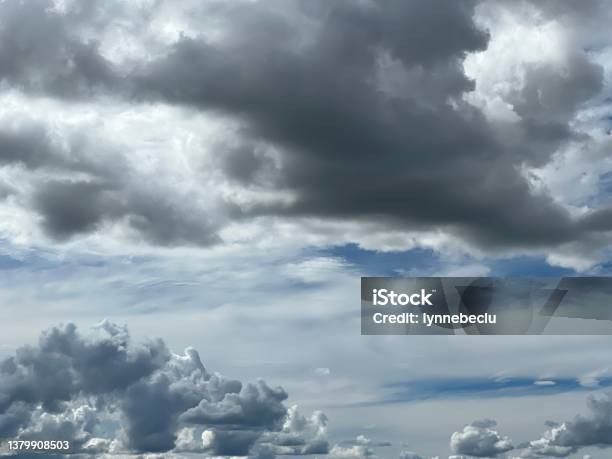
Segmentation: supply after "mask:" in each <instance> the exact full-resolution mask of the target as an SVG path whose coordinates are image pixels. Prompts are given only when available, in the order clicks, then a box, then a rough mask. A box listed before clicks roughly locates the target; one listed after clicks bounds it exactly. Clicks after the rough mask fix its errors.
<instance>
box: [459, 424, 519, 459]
mask: <svg viewBox="0 0 612 459" xmlns="http://www.w3.org/2000/svg"><path fill="white" fill-rule="evenodd" d="M496 425H497V422H495V421H493V420H491V419H484V420H479V421H474V422H472V423H471V424H468V425H466V426H465V427H464V428H463V430H461V431H459V432H455V433H453V434H452V436H451V440H450V446H451V449H452V450H453V452H455V453H458V454H463V455H467V456H475V457H497V456H499V455H500V454H503V453H506V452H508V451H510V450H512V449H513V448H514V446H513V445H512V442H511V441H510V439H509V438H508V437H503V436H501V435H500V434H499V433H498V432H497V431H496V430H494V427H495V426H496Z"/></svg>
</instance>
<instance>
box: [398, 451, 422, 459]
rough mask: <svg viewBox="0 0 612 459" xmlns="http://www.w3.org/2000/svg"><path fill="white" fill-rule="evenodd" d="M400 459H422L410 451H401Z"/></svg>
mask: <svg viewBox="0 0 612 459" xmlns="http://www.w3.org/2000/svg"><path fill="white" fill-rule="evenodd" d="M399 457H400V459H423V457H422V456H419V455H418V454H417V453H413V452H412V451H401V452H400V456H399Z"/></svg>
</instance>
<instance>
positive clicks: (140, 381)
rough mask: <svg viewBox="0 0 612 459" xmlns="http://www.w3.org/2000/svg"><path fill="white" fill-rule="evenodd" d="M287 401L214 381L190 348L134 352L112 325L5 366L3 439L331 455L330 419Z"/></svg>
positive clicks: (39, 348)
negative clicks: (306, 413) (307, 413)
mask: <svg viewBox="0 0 612 459" xmlns="http://www.w3.org/2000/svg"><path fill="white" fill-rule="evenodd" d="M286 398H287V393H286V392H285V391H284V390H283V389H282V388H280V387H276V388H274V387H270V386H268V385H267V384H266V383H265V382H264V381H258V382H257V383H256V384H246V385H243V384H242V383H241V382H240V381H236V380H229V379H225V378H223V377H221V376H220V375H218V374H214V375H211V374H209V373H208V372H207V370H206V369H205V368H204V365H203V364H202V362H201V361H200V357H199V355H198V353H197V352H196V351H195V350H193V349H187V350H186V351H185V354H184V355H182V356H179V355H174V354H172V353H171V352H170V351H169V350H168V348H167V347H166V346H165V344H164V343H163V342H162V341H161V340H153V341H148V342H145V343H144V344H140V345H139V344H135V343H133V342H132V341H131V339H130V336H129V334H128V332H127V329H126V328H123V327H119V326H117V325H113V324H111V323H108V322H104V323H102V324H101V325H100V326H98V327H97V328H96V329H95V330H94V333H93V334H89V335H84V334H81V333H79V331H78V330H77V328H76V327H75V326H74V325H72V324H69V325H66V326H63V327H57V328H52V329H51V330H49V331H47V332H45V333H43V334H42V336H41V338H40V340H39V343H38V345H36V346H24V347H22V348H20V349H18V350H17V352H16V354H15V355H14V356H12V357H9V358H7V359H5V360H4V361H2V362H0V437H2V438H7V437H10V438H14V439H22V440H36V439H45V440H48V439H49V438H56V439H62V440H70V441H71V442H72V446H73V450H74V451H75V452H82V453H87V454H102V453H106V452H110V453H113V452H118V453H121V454H123V453H137V452H142V453H148V452H168V451H177V452H194V453H207V454H213V455H248V454H249V453H250V452H251V450H253V453H254V454H255V453H257V454H259V455H262V454H263V452H264V451H268V452H269V453H270V454H272V455H275V454H294V455H301V454H315V453H317V454H326V453H327V451H328V445H327V439H326V437H325V436H326V430H325V429H326V423H327V418H326V417H325V415H323V414H322V413H319V412H315V413H314V414H313V415H312V417H311V418H305V417H304V416H302V415H301V414H300V413H299V412H298V411H297V408H296V407H291V408H289V409H287V408H286V407H285V406H284V405H283V402H284V401H285V400H286ZM113 443H114V444H115V445H114V447H113V448H114V449H113V448H111V446H110V445H111V444H113ZM111 449H112V451H111Z"/></svg>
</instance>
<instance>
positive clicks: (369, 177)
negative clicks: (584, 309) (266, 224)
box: [137, 2, 610, 245]
mask: <svg viewBox="0 0 612 459" xmlns="http://www.w3.org/2000/svg"><path fill="white" fill-rule="evenodd" d="M445 6H448V4H445V5H442V4H440V3H438V2H428V4H427V6H423V4H422V3H418V2H417V3H406V2H401V3H398V2H385V3H384V4H383V3H380V4H379V3H355V2H352V3H345V2H335V3H333V4H331V5H329V6H328V7H326V8H324V11H323V12H320V11H319V13H318V16H317V19H318V24H317V28H316V29H315V30H316V34H315V35H314V36H313V37H308V38H309V40H302V41H300V40H299V39H298V38H299V37H300V33H301V32H300V30H299V29H298V27H297V26H296V27H295V28H294V30H293V31H292V32H291V33H290V32H288V30H289V31H291V29H290V28H289V29H288V28H272V29H270V30H269V31H268V32H269V33H266V34H258V35H257V40H252V41H250V42H249V43H248V45H247V49H248V52H241V51H240V50H238V49H236V48H234V46H235V43H241V44H244V43H245V42H246V40H247V37H246V36H244V37H243V36H242V35H241V34H240V31H241V30H249V29H246V28H244V27H240V26H239V25H240V23H241V21H244V20H245V19H244V16H246V15H247V14H249V13H250V11H249V10H248V8H247V9H245V10H238V11H235V10H232V12H233V13H235V14H234V15H233V16H232V17H231V20H228V23H229V24H228V27H230V26H233V28H232V30H234V31H235V32H234V33H232V39H233V41H232V40H228V42H227V43H214V44H212V43H209V42H207V41H205V40H204V39H203V38H184V39H182V40H180V41H179V42H177V43H176V44H175V45H174V48H173V49H172V50H171V51H170V52H169V53H168V55H167V56H166V57H164V58H161V59H159V60H158V61H157V62H153V63H152V64H151V65H150V66H149V67H148V68H146V69H144V70H143V71H142V75H141V76H140V77H138V78H139V83H138V85H137V86H139V87H141V88H144V89H145V90H146V91H145V92H146V93H147V94H148V96H149V97H155V95H157V97H161V98H163V99H165V100H167V101H170V102H173V103H178V104H186V105H191V106H195V107H198V108H202V109H204V110H219V111H222V112H225V113H229V114H233V115H236V116H237V117H239V118H241V119H244V120H245V121H246V123H247V126H248V127H247V128H246V130H245V135H247V136H250V137H251V138H254V139H258V138H263V139H265V140H267V141H269V142H272V143H274V144H276V145H279V146H280V148H281V149H282V151H283V155H282V158H281V165H280V171H279V177H278V178H277V181H275V182H274V186H277V183H280V184H281V186H282V187H284V188H285V189H288V190H290V191H293V192H294V193H295V194H296V195H297V200H296V201H295V203H293V204H291V205H286V206H280V207H279V206H277V205H274V206H270V205H260V206H255V209H254V210H250V211H248V212H246V213H245V216H252V215H253V214H257V215H260V214H264V215H266V214H277V215H278V214H280V215H285V216H303V215H307V216H319V217H328V218H338V217H340V218H353V219H363V218H369V219H382V220H383V221H384V222H386V223H387V224H388V225H390V226H391V227H412V228H417V229H418V228H426V227H430V226H431V225H434V226H440V227H452V228H454V229H455V230H456V231H458V232H459V233H460V234H463V235H464V236H465V237H467V238H470V239H472V240H474V241H478V242H479V243H481V244H484V245H487V244H511V245H549V244H557V243H560V242H566V241H570V240H573V239H576V238H580V237H582V236H583V229H582V227H581V226H580V225H577V224H576V222H575V221H574V220H573V219H572V218H571V217H570V216H569V214H567V212H566V211H565V210H564V209H563V208H561V207H560V206H558V205H557V204H555V203H554V202H553V200H552V199H551V198H550V197H549V196H546V195H542V194H537V193H535V192H533V191H532V190H531V189H530V187H529V185H528V184H527V182H526V180H525V179H524V178H523V176H522V175H520V173H519V172H518V171H517V168H518V167H520V166H521V164H525V163H527V164H529V163H534V162H537V163H538V164H541V163H542V162H546V161H547V160H548V159H549V158H550V155H551V154H552V153H553V152H554V150H555V148H556V147H557V146H558V145H559V144H560V143H561V142H562V141H566V140H568V139H569V138H572V135H573V134H572V133H571V130H570V128H569V126H568V125H567V122H568V118H570V117H571V115H573V113H574V111H575V109H576V107H577V105H578V104H579V103H581V102H583V101H585V100H587V99H588V98H589V97H591V96H593V95H594V94H596V93H597V91H598V90H599V89H601V84H602V72H601V68H599V67H598V66H596V65H595V64H592V63H590V62H588V61H587V60H586V58H585V57H584V56H576V57H575V59H574V60H573V61H572V62H571V66H570V69H569V71H568V72H566V74H563V75H559V74H557V73H553V72H554V71H553V70H552V69H548V68H544V69H533V70H532V71H531V73H530V75H529V77H528V78H527V82H526V85H525V87H524V88H523V89H522V92H521V93H519V94H516V96H515V98H514V99H515V100H514V105H515V110H516V111H517V113H518V114H519V115H520V116H521V117H522V118H521V119H522V121H521V122H520V123H519V124H518V125H517V126H515V127H514V129H515V130H518V131H516V132H519V133H520V134H519V137H518V138H520V140H518V139H517V141H515V142H511V143H509V144H507V143H505V142H502V141H500V139H499V138H498V130H499V129H501V128H500V127H499V126H491V125H489V123H488V122H487V121H485V120H484V119H483V117H482V116H481V114H480V113H479V112H478V111H477V110H476V109H475V108H474V107H471V106H469V105H467V104H465V103H462V102H460V101H459V99H458V97H459V96H460V95H461V94H462V93H464V92H465V91H468V90H470V88H471V85H470V82H469V81H468V80H467V79H466V77H465V75H464V74H463V71H462V69H461V67H460V65H458V64H459V63H460V60H461V59H462V57H463V56H464V55H465V54H466V53H468V52H473V51H477V50H479V49H482V48H484V47H485V46H486V43H487V34H486V33H485V32H483V31H480V30H478V29H477V28H476V27H475V26H474V24H473V21H472V18H471V16H472V5H471V4H470V3H469V2H454V3H453V4H452V7H451V8H450V9H451V10H452V11H450V10H449V9H447V8H445ZM449 13H452V14H449ZM255 17H256V18H258V19H259V20H260V21H261V22H260V25H261V27H262V28H265V27H266V25H267V24H268V22H266V21H271V20H272V18H274V19H275V20H277V21H278V20H279V19H278V17H277V16H275V15H274V13H273V12H271V11H266V10H265V8H263V7H262V8H259V9H258V11H257V15H256V16H255ZM398 18H401V19H398ZM414 18H419V19H418V24H416V23H415V24H414V25H415V26H414V27H409V26H407V24H406V21H408V22H409V23H412V21H413V19H414ZM250 21H253V19H250ZM398 21H401V22H398ZM399 23H401V24H402V27H399V26H398V24H399ZM249 24H252V22H249ZM423 24H429V25H428V26H426V27H421V25H423ZM431 24H438V25H440V26H442V25H444V28H445V30H450V31H451V32H452V33H448V34H447V33H444V34H440V33H437V30H438V29H437V28H436V27H432V26H431ZM290 26H291V24H289V25H288V27H290ZM492 33H494V31H492ZM288 34H289V38H288ZM249 37H250V36H249ZM304 41H306V43H307V44H306V45H304V44H303V42H304ZM385 55H386V56H388V57H389V59H390V61H391V62H396V63H397V64H396V65H395V66H396V67H398V66H399V67H401V68H402V69H403V70H404V72H408V73H410V72H414V71H415V69H416V70H418V69H427V70H426V72H427V74H431V75H434V77H433V79H432V78H430V79H429V80H428V81H429V82H430V83H431V82H432V81H434V82H435V81H436V78H437V76H438V75H440V74H442V75H449V76H450V75H452V77H453V78H455V79H457V81H459V80H461V79H462V80H463V81H464V84H461V85H454V86H450V87H449V86H448V85H445V84H442V83H441V84H440V86H439V87H436V88H433V89H432V90H431V92H432V93H436V94H438V96H439V97H440V98H439V101H438V102H437V103H433V104H432V102H431V100H430V101H428V102H427V103H423V102H422V101H421V100H420V98H419V94H420V91H421V85H415V86H412V87H410V86H409V85H404V86H401V88H402V91H403V93H402V94H401V96H400V95H397V94H389V93H386V92H384V91H381V89H380V87H379V86H378V85H377V84H376V83H375V82H376V79H377V76H378V74H379V72H380V59H381V56H385ZM264 62H265V63H266V64H265V65H262V63H264ZM195 75H197V78H194V76H195ZM440 81H447V80H446V79H444V78H443V79H442V80H440ZM534 91H535V92H537V93H538V94H540V98H539V99H538V98H535V99H534V97H533V93H534ZM556 96H559V97H556ZM450 100H452V101H453V104H454V105H453V104H451V103H449V101H450ZM550 100H554V104H552V105H551V104H550V103H549V102H550ZM551 117H552V118H551ZM549 118H551V119H549ZM558 118H559V119H558ZM530 142H531V143H533V145H532V146H531V147H529V148H524V147H522V146H521V145H522V144H527V145H530ZM542 146H544V147H545V148H542ZM234 154H235V153H234V152H232V153H231V155H232V156H231V157H232V158H233V155H234ZM251 160H252V156H251V155H250V154H244V155H243V161H245V164H248V163H249V162H252V161H251ZM242 176H243V177H244V176H245V174H243V175H242ZM416 196H418V198H415V197H416ZM508 196H512V201H513V206H512V207H509V206H506V205H503V204H502V203H504V202H506V199H507V197H508ZM609 229H610V228H609V227H606V228H605V230H609Z"/></svg>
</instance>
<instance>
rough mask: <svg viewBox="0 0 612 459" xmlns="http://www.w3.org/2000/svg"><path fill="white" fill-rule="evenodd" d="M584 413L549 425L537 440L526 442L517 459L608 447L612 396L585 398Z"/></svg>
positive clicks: (611, 443) (557, 455)
mask: <svg viewBox="0 0 612 459" xmlns="http://www.w3.org/2000/svg"><path fill="white" fill-rule="evenodd" d="M587 408H588V413H587V414H586V415H578V416H576V417H575V418H574V419H573V420H571V421H566V422H563V423H560V424H559V423H552V424H551V426H550V427H551V428H550V429H549V430H547V431H546V432H544V434H543V435H542V437H541V438H539V439H537V440H533V441H531V442H529V443H528V444H527V445H526V446H525V448H524V450H523V451H522V452H521V456H520V457H524V458H532V457H568V456H570V455H571V454H574V453H576V452H577V451H578V450H579V449H580V448H584V447H589V446H598V447H602V448H603V447H610V446H612V394H609V393H608V394H606V395H604V396H601V397H595V396H589V398H588V399H587Z"/></svg>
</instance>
